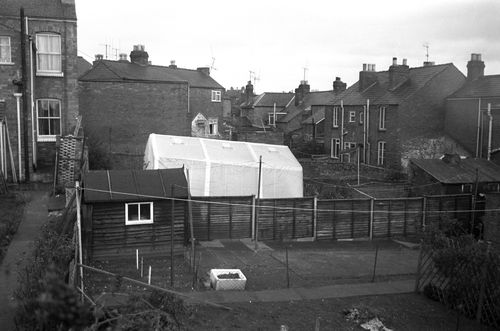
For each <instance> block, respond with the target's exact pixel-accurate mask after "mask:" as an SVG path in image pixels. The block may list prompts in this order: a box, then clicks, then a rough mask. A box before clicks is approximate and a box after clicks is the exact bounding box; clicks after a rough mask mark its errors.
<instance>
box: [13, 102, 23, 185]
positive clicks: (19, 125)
mask: <svg viewBox="0 0 500 331" xmlns="http://www.w3.org/2000/svg"><path fill="white" fill-rule="evenodd" d="M14 96H15V97H16V105H17V162H18V167H19V181H22V178H23V174H22V169H23V166H22V160H21V154H22V149H21V99H20V98H21V97H22V96H23V95H22V93H14Z"/></svg>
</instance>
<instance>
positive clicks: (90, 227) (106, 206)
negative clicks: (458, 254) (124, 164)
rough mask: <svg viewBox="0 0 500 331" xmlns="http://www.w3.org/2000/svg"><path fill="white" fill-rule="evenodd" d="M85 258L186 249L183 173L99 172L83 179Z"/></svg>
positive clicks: (168, 171) (180, 169) (161, 252)
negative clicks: (172, 235) (172, 245)
mask: <svg viewBox="0 0 500 331" xmlns="http://www.w3.org/2000/svg"><path fill="white" fill-rule="evenodd" d="M82 188H83V204H82V209H83V221H82V231H83V232H82V236H83V245H82V246H83V248H84V250H85V253H86V254H85V256H86V257H89V258H92V257H102V256H113V255H134V254H135V250H136V249H139V251H140V253H141V254H164V255H167V254H169V253H170V247H171V240H172V237H171V231H172V207H173V210H174V220H173V229H174V232H173V233H174V250H175V251H176V252H179V251H182V248H183V246H184V243H185V237H184V235H185V231H184V226H185V216H184V215H185V209H186V202H185V201H186V200H185V199H186V198H187V196H188V195H187V182H186V178H185V176H184V170H183V169H182V168H177V169H161V170H99V171H90V172H88V173H86V174H85V175H84V177H83V183H82Z"/></svg>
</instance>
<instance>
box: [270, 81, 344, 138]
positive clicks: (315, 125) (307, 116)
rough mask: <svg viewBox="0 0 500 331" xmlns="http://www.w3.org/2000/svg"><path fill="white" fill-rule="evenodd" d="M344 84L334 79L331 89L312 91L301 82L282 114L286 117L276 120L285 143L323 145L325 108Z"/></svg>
mask: <svg viewBox="0 0 500 331" xmlns="http://www.w3.org/2000/svg"><path fill="white" fill-rule="evenodd" d="M346 86H347V85H346V83H343V82H342V81H341V80H340V77H336V79H335V81H334V82H333V89H332V90H329V91H312V92H311V88H310V86H309V84H308V83H307V81H301V82H300V85H299V86H298V87H297V88H296V89H295V97H294V102H293V103H290V104H289V105H288V106H287V107H286V108H285V109H284V112H285V113H286V115H284V116H282V117H279V118H277V119H276V123H277V126H278V128H279V129H280V130H282V131H283V132H284V134H285V137H286V141H287V142H288V143H289V144H290V145H294V144H296V143H299V142H304V141H306V142H307V141H315V142H316V143H317V144H319V145H323V144H324V134H325V129H324V128H325V126H324V124H325V107H326V105H327V104H329V103H331V102H333V101H334V100H335V99H336V97H338V96H339V95H340V93H342V92H343V91H345V90H346Z"/></svg>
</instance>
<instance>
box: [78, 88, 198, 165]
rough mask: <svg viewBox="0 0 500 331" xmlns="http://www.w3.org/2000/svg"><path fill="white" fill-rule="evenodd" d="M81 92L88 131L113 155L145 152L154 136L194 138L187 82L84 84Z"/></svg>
mask: <svg viewBox="0 0 500 331" xmlns="http://www.w3.org/2000/svg"><path fill="white" fill-rule="evenodd" d="M80 91H81V94H80V110H81V113H82V115H83V124H84V129H85V132H86V134H87V135H88V136H89V139H97V140H99V141H100V143H101V148H103V149H104V150H105V151H109V152H110V153H111V154H113V153H122V154H123V153H124V154H127V153H128V154H131V155H137V154H141V153H144V149H145V147H146V142H147V140H148V137H149V134H151V133H157V134H169V135H179V136H190V135H191V123H190V120H189V116H190V114H189V113H188V111H187V109H188V108H187V107H188V103H187V91H188V89H187V85H186V84H185V83H177V84H173V83H169V84H157V83H139V82H131V83H121V82H80ZM192 109H196V105H194V106H193V108H192ZM89 152H90V153H92V151H89ZM122 156H123V155H122ZM132 157H133V158H136V157H135V156H132ZM115 169H124V168H123V167H121V166H120V163H119V162H117V164H116V167H115Z"/></svg>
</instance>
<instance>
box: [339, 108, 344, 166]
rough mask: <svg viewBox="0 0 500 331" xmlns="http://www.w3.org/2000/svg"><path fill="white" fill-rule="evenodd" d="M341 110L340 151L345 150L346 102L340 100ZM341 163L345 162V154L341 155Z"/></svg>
mask: <svg viewBox="0 0 500 331" xmlns="http://www.w3.org/2000/svg"><path fill="white" fill-rule="evenodd" d="M340 109H341V110H342V115H341V116H340V121H341V122H340V150H343V149H344V100H340ZM340 161H341V162H344V154H341V155H340Z"/></svg>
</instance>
